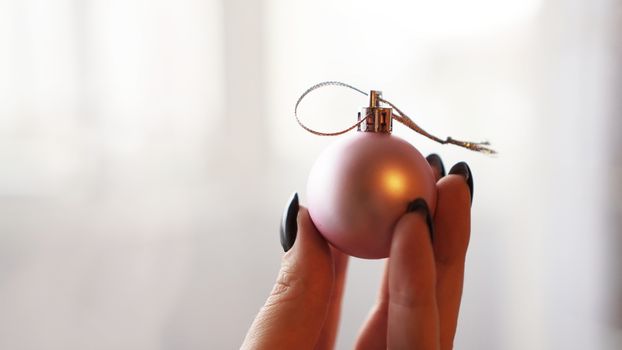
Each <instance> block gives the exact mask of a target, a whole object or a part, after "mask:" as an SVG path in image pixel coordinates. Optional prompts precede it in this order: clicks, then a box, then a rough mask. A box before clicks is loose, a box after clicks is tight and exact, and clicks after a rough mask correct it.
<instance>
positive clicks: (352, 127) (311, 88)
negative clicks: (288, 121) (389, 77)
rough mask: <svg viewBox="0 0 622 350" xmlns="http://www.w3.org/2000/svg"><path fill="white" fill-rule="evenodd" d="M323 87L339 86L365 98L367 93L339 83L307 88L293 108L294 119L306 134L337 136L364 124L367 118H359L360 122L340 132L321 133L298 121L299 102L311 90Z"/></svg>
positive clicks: (321, 84)
mask: <svg viewBox="0 0 622 350" xmlns="http://www.w3.org/2000/svg"><path fill="white" fill-rule="evenodd" d="M325 86H341V87H345V88H348V89H351V90H354V91H357V92H360V93H361V94H363V95H365V96H367V93H366V92H365V91H363V90H360V89H357V88H355V87H354V86H352V85H349V84H346V83H342V82H339V81H325V82H322V83H319V84H315V85H313V86H312V87H310V88H308V89H307V91H305V92H304V93H303V94H302V95H300V97H299V98H298V101H296V106H295V107H294V117H296V121H297V122H298V125H300V126H301V127H302V128H303V129H305V130H307V131H308V132H310V133H312V134H314V135H318V136H338V135H341V134H345V133H347V132H348V131H350V130H352V129H354V128H356V127H358V126H359V125H361V124H363V123H364V122H365V120H366V119H367V118H361V120H359V121H357V122H356V123H355V124H354V125H352V126H350V127H348V128H347V129H344V130H341V131H336V132H321V131H316V130H313V129H311V128H310V127H308V126H306V125H305V124H303V122H302V121H301V120H300V118H299V117H298V106H299V105H300V102H302V99H304V98H305V96H307V95H308V94H309V93H311V92H312V91H313V90H317V89H319V88H322V87H325Z"/></svg>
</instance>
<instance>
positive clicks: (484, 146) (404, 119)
mask: <svg viewBox="0 0 622 350" xmlns="http://www.w3.org/2000/svg"><path fill="white" fill-rule="evenodd" d="M325 86H341V87H345V88H349V89H351V90H354V91H357V92H359V93H361V94H362V95H365V96H369V94H367V93H366V92H364V91H363V90H361V89H358V88H355V87H354V86H352V85H349V84H346V83H342V82H340V81H325V82H321V83H318V84H315V85H313V86H311V87H310V88H308V89H307V90H306V91H305V92H304V93H303V94H302V95H301V96H300V97H299V98H298V101H296V106H295V107H294V117H296V121H297V122H298V124H299V125H300V126H301V127H302V128H303V129H305V130H307V131H308V132H310V133H312V134H314V135H319V136H337V135H341V134H345V133H346V132H348V131H350V130H352V129H354V128H356V127H359V129H360V126H361V124H363V123H364V122H365V121H367V118H368V117H369V116H370V115H371V112H368V114H367V115H366V116H364V117H362V118H361V117H359V120H358V121H357V122H356V123H355V124H354V125H352V126H350V127H349V128H347V129H344V130H341V131H337V132H330V133H326V132H320V131H316V130H313V129H311V128H309V127H308V126H306V125H304V124H303V123H302V121H300V118H299V117H298V106H299V105H300V102H302V100H303V99H304V98H305V97H306V96H307V95H308V94H309V93H310V92H312V91H314V90H317V89H319V88H322V87H325ZM376 98H377V101H380V102H383V103H386V104H387V105H389V106H391V108H393V109H394V110H395V113H394V114H393V119H395V120H397V121H398V122H400V123H402V124H404V125H405V126H407V127H408V128H410V129H412V130H413V131H415V132H416V133H418V134H421V135H423V136H425V137H427V138H429V139H430V140H433V141H436V142H438V143H440V144H448V143H449V144H452V145H456V146H459V147H463V148H466V149H469V150H471V151H475V152H480V153H486V154H496V153H497V152H496V151H495V150H493V149H492V148H490V147H488V146H489V145H490V143H489V142H488V141H482V142H471V141H460V140H456V139H454V138H451V137H447V138H445V139H444V140H443V139H441V138H439V137H437V136H435V135H432V134H430V133H429V132H427V131H425V130H424V129H423V128H421V127H420V126H419V125H417V123H415V122H414V121H413V120H412V119H411V118H410V117H408V116H407V115H406V114H405V113H404V112H402V111H401V110H400V109H399V108H397V106H395V105H394V104H393V103H391V102H390V101H387V100H385V99H384V98H382V97H381V96H380V95H378V96H376ZM377 101H376V103H375V104H377ZM372 104H374V103H372V102H370V107H374V108H376V107H378V106H371V105H372ZM374 108H366V109H365V110H367V111H369V110H373V109H374Z"/></svg>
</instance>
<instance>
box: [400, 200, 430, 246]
mask: <svg viewBox="0 0 622 350" xmlns="http://www.w3.org/2000/svg"><path fill="white" fill-rule="evenodd" d="M415 211H419V212H421V213H422V214H423V215H424V216H425V222H426V224H428V231H430V241H431V242H434V221H432V216H430V208H429V207H428V203H426V201H425V200H424V199H423V198H417V199H415V200H414V201H412V202H410V203H408V207H406V212H407V213H412V212H415Z"/></svg>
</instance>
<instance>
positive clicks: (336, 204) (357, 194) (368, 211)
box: [294, 81, 495, 259]
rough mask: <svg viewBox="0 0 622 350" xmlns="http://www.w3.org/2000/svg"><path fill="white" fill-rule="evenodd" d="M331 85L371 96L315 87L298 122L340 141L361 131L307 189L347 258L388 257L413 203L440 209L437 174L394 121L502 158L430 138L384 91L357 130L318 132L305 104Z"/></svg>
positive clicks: (315, 216)
mask: <svg viewBox="0 0 622 350" xmlns="http://www.w3.org/2000/svg"><path fill="white" fill-rule="evenodd" d="M329 85H333V86H342V87H346V88H350V89H353V90H356V91H358V92H359V93H361V94H364V95H367V93H365V92H363V91H362V90H359V89H357V88H355V87H353V86H351V85H348V84H345V83H341V82H335V81H329V82H323V83H319V84H316V85H314V86H312V87H311V88H309V89H308V90H307V91H305V92H304V93H303V94H302V96H300V98H299V99H298V102H296V107H295V109H294V115H295V116H296V120H297V121H298V123H299V124H300V126H302V127H303V128H304V129H305V130H307V131H309V132H311V133H313V134H316V135H321V136H336V135H341V134H344V133H345V132H347V131H350V130H352V129H354V128H355V127H357V126H358V131H359V132H357V133H355V134H353V135H348V136H344V137H343V138H342V139H341V140H338V141H337V142H335V143H334V144H333V145H331V146H330V147H328V148H327V149H326V150H325V151H324V152H323V153H322V154H321V155H320V157H319V158H318V159H317V161H316V162H315V164H314V165H313V168H312V169H311V172H310V174H309V180H308V182H307V201H308V208H309V214H310V215H311V219H312V220H313V223H314V224H315V226H316V227H317V228H318V230H319V231H320V233H321V234H322V235H323V236H324V237H325V238H326V239H327V240H328V241H329V242H330V243H331V244H332V245H333V246H335V247H337V248H338V249H340V250H341V251H343V252H345V253H347V254H349V255H352V256H356V257H359V258H367V259H379V258H386V257H387V256H388V255H389V251H390V248H391V239H392V236H393V230H394V228H395V225H396V223H397V221H398V220H399V218H400V217H401V216H402V215H404V214H405V213H406V209H407V206H408V204H409V203H410V202H411V201H413V200H415V199H417V198H423V199H424V200H425V201H426V203H427V204H428V207H429V209H430V214H432V215H433V214H434V211H435V208H436V185H435V182H434V174H433V172H432V168H431V167H430V166H429V164H428V162H427V161H426V159H425V158H424V157H423V156H422V155H421V153H419V151H417V149H416V148H415V147H413V146H412V145H411V144H409V143H408V142H406V141H404V140H402V139H401V138H399V137H396V136H393V135H391V131H392V129H393V119H395V120H397V121H399V122H400V123H402V124H404V125H406V126H407V127H409V128H411V129H412V130H414V131H416V132H417V133H419V134H422V135H424V136H426V137H428V138H430V139H432V140H434V141H436V142H439V143H442V144H447V143H449V144H454V145H457V146H460V147H464V148H467V149H470V150H473V151H477V152H482V153H488V154H494V153H495V151H494V150H492V149H490V148H488V147H487V146H488V143H487V142H469V141H459V140H455V139H452V138H451V137H448V138H446V139H444V140H443V139H440V138H438V137H436V136H434V135H432V134H430V133H428V132H426V131H425V130H423V129H422V128H421V127H419V126H418V125H417V124H416V123H415V122H414V121H413V120H412V119H410V118H409V117H408V116H407V115H406V114H404V113H403V112H402V111H400V110H399V109H398V108H397V107H396V106H395V105H393V104H392V103H391V102H389V101H387V100H384V99H383V98H382V97H381V93H380V92H379V91H371V92H370V94H369V97H370V102H369V107H367V108H363V111H362V112H361V113H360V114H359V121H358V122H357V123H356V124H354V125H352V126H351V127H350V128H348V129H346V130H343V131H340V132H335V133H322V132H318V131H315V130H312V129H310V128H309V127H307V126H305V125H304V124H303V123H302V122H301V121H300V119H299V118H298V115H297V110H298V105H299V104H300V102H301V101H302V99H303V98H304V97H305V96H306V95H307V94H309V93H310V92H311V91H313V90H316V89H318V88H321V87H324V86H329ZM381 102H383V103H386V104H387V105H389V106H390V107H392V108H388V107H383V106H381V105H380V103H381ZM361 116H362V117H361Z"/></svg>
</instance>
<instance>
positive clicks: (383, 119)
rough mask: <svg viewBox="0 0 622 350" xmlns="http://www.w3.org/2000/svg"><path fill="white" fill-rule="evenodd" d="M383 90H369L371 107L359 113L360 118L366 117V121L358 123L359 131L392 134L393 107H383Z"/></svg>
mask: <svg viewBox="0 0 622 350" xmlns="http://www.w3.org/2000/svg"><path fill="white" fill-rule="evenodd" d="M381 97H382V91H377V90H371V91H370V92H369V107H365V108H363V109H362V111H361V112H359V114H358V120H359V121H360V120H361V118H365V122H363V123H360V124H358V128H357V130H358V131H364V132H378V133H385V134H390V133H391V131H393V109H391V108H387V107H382V106H381V105H380V101H381V100H382V98H381Z"/></svg>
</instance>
